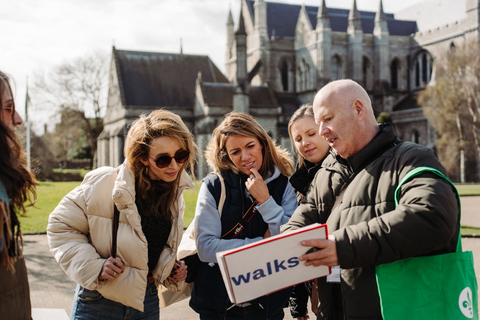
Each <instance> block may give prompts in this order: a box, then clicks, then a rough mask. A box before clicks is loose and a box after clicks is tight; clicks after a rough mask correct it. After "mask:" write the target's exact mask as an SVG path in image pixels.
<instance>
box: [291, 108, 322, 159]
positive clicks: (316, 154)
mask: <svg viewBox="0 0 480 320" xmlns="http://www.w3.org/2000/svg"><path fill="white" fill-rule="evenodd" d="M291 133H292V139H293V141H294V142H295V148H296V149H297V150H298V152H299V153H300V154H301V155H302V157H303V158H305V160H307V161H310V162H312V163H314V164H319V163H320V162H321V161H322V160H323V159H324V158H325V157H326V156H327V154H328V150H329V148H330V147H329V145H328V143H327V141H326V140H325V139H324V138H323V137H322V136H321V135H320V133H319V132H318V124H316V123H315V120H314V118H313V117H305V118H301V119H298V120H297V121H295V122H294V123H293V124H292V126H291Z"/></svg>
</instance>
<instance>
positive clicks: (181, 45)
mask: <svg viewBox="0 0 480 320" xmlns="http://www.w3.org/2000/svg"><path fill="white" fill-rule="evenodd" d="M180 54H183V40H182V38H180Z"/></svg>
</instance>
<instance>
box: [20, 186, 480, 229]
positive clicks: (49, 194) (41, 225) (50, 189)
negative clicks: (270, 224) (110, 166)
mask: <svg viewBox="0 0 480 320" xmlns="http://www.w3.org/2000/svg"><path fill="white" fill-rule="evenodd" d="M78 185H80V182H79V181H74V182H41V183H40V186H39V187H38V188H37V199H38V200H37V203H36V205H35V207H29V208H27V216H26V217H20V222H21V224H22V231H23V232H24V233H42V232H45V231H46V228H47V223H48V215H49V214H50V212H52V211H53V209H55V207H56V206H57V205H58V203H59V202H60V200H61V199H62V198H63V197H64V196H65V195H66V194H67V193H68V192H70V191H71V190H73V189H74V188H75V187H76V186H78ZM200 185H201V181H195V186H196V187H197V188H196V189H195V190H186V191H185V192H184V193H183V196H184V199H185V204H186V209H185V216H184V219H183V225H184V227H185V228H186V227H188V225H189V224H190V222H191V221H192V219H193V217H194V216H195V206H196V202H197V195H198V191H199V189H200ZM456 186H457V189H458V192H459V193H460V195H461V196H469V195H477V196H478V195H480V184H473V185H472V184H468V185H467V184H463V185H461V184H456ZM462 233H463V234H480V228H471V227H462Z"/></svg>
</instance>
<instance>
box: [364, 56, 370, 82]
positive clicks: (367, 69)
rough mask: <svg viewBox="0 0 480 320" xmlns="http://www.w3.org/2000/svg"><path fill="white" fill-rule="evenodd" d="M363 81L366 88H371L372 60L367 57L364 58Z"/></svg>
mask: <svg viewBox="0 0 480 320" xmlns="http://www.w3.org/2000/svg"><path fill="white" fill-rule="evenodd" d="M362 81H363V86H364V87H365V89H370V60H369V59H368V58H367V57H363V60H362Z"/></svg>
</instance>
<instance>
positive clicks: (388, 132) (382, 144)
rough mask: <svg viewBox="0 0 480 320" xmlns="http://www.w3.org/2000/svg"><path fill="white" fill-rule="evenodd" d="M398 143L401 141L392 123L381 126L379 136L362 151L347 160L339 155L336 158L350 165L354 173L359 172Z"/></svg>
mask: <svg viewBox="0 0 480 320" xmlns="http://www.w3.org/2000/svg"><path fill="white" fill-rule="evenodd" d="M396 142H400V140H398V138H397V136H396V134H395V129H394V128H393V125H392V124H390V123H384V124H380V125H379V130H378V132H377V134H376V135H375V136H374V137H373V139H372V141H370V142H369V143H368V144H367V145H366V146H365V147H364V148H363V149H362V150H360V151H359V152H358V153H356V154H354V155H353V156H350V157H348V158H347V159H346V160H345V159H343V158H342V157H340V156H338V155H337V156H336V158H337V160H338V162H340V163H342V164H346V165H348V167H350V169H351V170H352V171H353V172H357V170H360V169H361V168H362V167H363V166H364V165H365V164H368V163H369V162H370V161H371V160H373V159H375V158H377V157H378V156H379V155H381V154H382V153H383V152H385V150H386V149H387V148H389V147H390V146H393V144H394V143H396Z"/></svg>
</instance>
